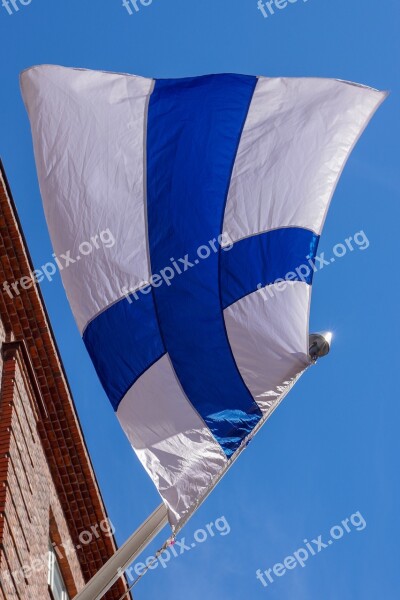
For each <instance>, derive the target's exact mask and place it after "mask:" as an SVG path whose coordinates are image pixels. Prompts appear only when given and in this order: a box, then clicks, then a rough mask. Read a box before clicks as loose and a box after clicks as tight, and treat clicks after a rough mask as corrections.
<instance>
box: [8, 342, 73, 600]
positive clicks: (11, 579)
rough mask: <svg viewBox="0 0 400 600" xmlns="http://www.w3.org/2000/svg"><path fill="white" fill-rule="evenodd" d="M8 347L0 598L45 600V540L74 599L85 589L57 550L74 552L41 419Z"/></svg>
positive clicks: (14, 350)
mask: <svg viewBox="0 0 400 600" xmlns="http://www.w3.org/2000/svg"><path fill="white" fill-rule="evenodd" d="M7 346H9V345H7V344H5V346H3V348H4V347H5V348H6V350H5V353H4V358H3V360H4V363H3V373H2V380H1V390H0V578H1V588H0V589H1V590H2V591H0V598H1V599H2V600H3V598H4V599H5V600H14V599H21V600H25V599H26V600H32V599H38V600H39V599H40V600H42V599H43V600H45V599H46V598H49V597H50V596H49V593H48V589H47V563H46V558H47V551H48V539H49V536H50V534H51V536H52V539H53V541H54V542H56V543H57V546H58V549H59V553H60V555H61V554H62V557H63V558H60V560H59V564H60V567H61V570H62V572H63V576H64V579H65V582H66V584H67V588H68V592H69V594H70V595H71V597H73V596H74V595H75V594H76V592H77V590H78V589H81V587H82V586H83V583H84V580H83V576H82V571H81V567H80V564H79V561H78V557H77V554H76V552H74V551H72V552H71V551H69V552H68V556H65V555H66V552H65V551H64V549H63V547H62V546H60V542H61V543H63V544H66V547H68V548H73V543H72V540H71V537H70V535H69V531H68V527H67V523H66V521H65V517H64V513H63V510H62V507H61V504H60V502H59V499H58V496H57V493H56V490H55V486H54V483H53V480H52V477H51V473H50V470H49V467H48V464H47V460H46V456H45V453H44V449H43V446H42V443H41V441H40V438H39V435H38V432H37V421H38V420H39V418H40V415H39V411H38V408H37V407H36V400H35V394H34V391H33V387H32V385H31V384H30V381H29V372H28V369H27V368H26V365H25V364H24V357H23V352H22V351H21V350H20V349H18V346H17V345H12V347H11V349H7ZM50 523H51V528H50ZM11 573H12V574H11ZM10 574H11V575H10Z"/></svg>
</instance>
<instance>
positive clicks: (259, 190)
mask: <svg viewBox="0 0 400 600" xmlns="http://www.w3.org/2000/svg"><path fill="white" fill-rule="evenodd" d="M385 96H386V95H385V93H384V92H378V91H376V90H372V89H370V88H366V87H362V86H357V85H355V84H349V83H346V82H340V81H337V80H333V79H308V78H304V79H282V78H279V79H278V78H277V79H266V78H260V79H259V81H258V83H257V86H256V90H255V93H254V96H253V100H252V103H251V106H250V110H249V114H248V117H247V120H246V123H245V127H244V130H243V134H242V138H241V141H240V144H239V148H238V153H237V158H236V162H235V166H234V170H233V174H232V180H231V186H230V190H229V196H228V201H227V206H226V212H225V220H224V231H225V232H227V233H229V235H230V236H231V238H232V241H237V240H240V239H241V238H243V237H246V236H249V235H254V234H255V233H259V232H262V231H269V230H270V229H276V228H279V227H289V226H293V227H305V228H307V229H311V230H312V231H314V232H315V233H317V234H319V233H320V232H321V229H322V226H323V221H324V218H325V214H326V211H327V209H328V204H329V201H330V199H331V197H332V194H333V192H334V189H335V186H336V183H337V180H338V178H339V176H340V173H341V171H342V169H343V167H344V164H345V162H346V159H347V158H348V156H349V153H350V151H351V149H352V147H353V145H354V144H355V142H356V141H357V139H358V137H359V136H360V134H361V133H362V131H363V129H364V127H365V126H366V124H367V123H368V120H369V119H370V117H371V116H372V115H373V113H374V111H375V110H376V109H377V107H378V106H379V104H380V103H381V102H382V100H384V98H385Z"/></svg>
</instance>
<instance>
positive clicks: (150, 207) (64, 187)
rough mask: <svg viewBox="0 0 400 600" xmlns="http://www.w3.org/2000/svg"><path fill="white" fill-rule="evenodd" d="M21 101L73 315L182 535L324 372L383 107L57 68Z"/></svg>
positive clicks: (33, 78) (270, 88) (283, 91)
mask: <svg viewBox="0 0 400 600" xmlns="http://www.w3.org/2000/svg"><path fill="white" fill-rule="evenodd" d="M21 87H22V93H23V98H24V101H25V105H26V107H27V110H28V113H29V117H30V122H31V127H32V135H33V142H34V151H35V159H36V165H37V171H38V177H39V183H40V189H41V194H42V198H43V204H44V210H45V215H46V219H47V223H48V227H49V231H50V236H51V240H52V243H53V246H54V251H55V254H56V255H59V254H62V253H65V252H66V251H67V250H68V252H69V253H70V256H71V257H73V258H74V264H72V265H71V266H70V267H68V268H64V269H63V270H62V271H61V276H62V279H63V284H64V287H65V290H66V293H67V296H68V299H69V302H70V304H71V308H72V311H73V313H74V316H75V319H76V322H77V325H78V327H79V330H80V332H81V334H82V337H83V340H84V343H85V345H86V348H87V350H88V352H89V354H90V356H91V358H92V361H93V364H94V366H95V369H96V371H97V374H98V376H99V378H100V380H101V382H102V384H103V387H104V389H105V391H106V393H107V395H108V397H109V399H110V402H111V404H112V406H113V408H114V410H115V412H116V415H117V417H118V419H119V420H120V422H121V425H122V427H123V429H124V431H125V433H126V435H127V436H128V438H129V440H130V442H131V444H132V446H133V448H134V450H135V452H136V454H137V456H138V457H139V459H140V461H141V462H142V464H143V466H144V467H145V469H146V470H147V472H148V473H149V475H150V477H151V478H152V479H153V481H154V483H155V485H156V487H157V489H158V491H159V493H160V495H161V496H162V498H163V500H164V502H165V504H166V506H167V508H168V513H169V520H170V523H171V526H172V528H173V529H174V530H175V531H176V530H178V529H179V527H180V526H181V525H182V523H183V522H184V521H186V520H187V518H188V516H190V514H191V513H192V512H193V510H194V509H195V508H196V507H197V506H198V505H199V503H200V502H201V501H202V499H204V497H205V496H206V495H207V494H208V493H209V491H210V489H211V488H212V487H213V485H215V483H216V482H217V481H218V480H219V479H220V477H221V476H222V474H223V473H225V472H226V470H227V469H228V468H229V466H230V465H231V464H232V463H233V461H234V460H235V459H236V458H237V456H238V455H239V453H240V452H241V451H242V449H243V448H244V447H245V446H246V444H247V443H248V441H249V439H251V437H252V435H254V433H255V432H256V431H258V429H259V428H260V427H261V425H262V424H263V423H264V422H265V420H266V419H267V418H268V417H269V415H270V414H271V412H272V411H273V410H274V409H275V407H276V406H277V405H278V404H279V402H280V401H281V400H282V398H283V397H284V396H285V394H286V393H287V391H288V390H289V389H290V387H291V386H292V385H293V383H294V382H295V381H296V380H297V378H298V377H299V375H300V374H301V373H302V372H303V371H304V370H305V369H306V368H307V367H308V366H309V365H310V358H309V355H308V334H309V331H308V319H309V308H310V298H311V286H312V276H313V272H314V269H313V259H314V258H315V255H316V252H317V247H318V241H319V237H320V234H321V230H322V227H323V223H324V219H325V216H326V213H327V210H328V207H329V203H330V200H331V198H332V195H333V192H334V189H335V186H336V184H337V181H338V179H339V177H340V174H341V172H342V169H343V167H344V165H345V162H346V160H347V158H348V156H349V154H350V152H351V150H352V148H353V146H354V144H355V143H356V141H357V140H358V138H359V136H360V135H361V133H362V131H363V129H364V128H365V126H366V125H367V123H368V121H369V119H370V118H371V117H372V115H373V113H374V112H375V110H376V109H377V107H378V106H379V105H380V103H381V102H382V101H383V100H384V98H385V93H383V92H379V91H377V90H373V89H371V88H367V87H364V86H359V85H356V84H352V83H348V82H343V81H338V80H330V79H317V78H302V79H296V78H289V79H287V78H275V79H271V78H264V77H252V76H246V75H235V74H222V75H206V76H201V77H191V78H185V79H169V80H168V79H166V80H152V79H146V78H143V77H137V76H133V75H126V74H118V73H106V72H97V71H89V70H83V69H71V68H64V67H58V66H51V65H43V66H39V67H33V68H31V69H28V70H26V71H24V72H23V73H22V75H21ZM99 231H108V232H110V235H111V236H112V239H113V241H114V243H113V244H112V246H110V245H109V246H108V247H105V246H104V245H101V244H99V243H96V234H97V233H98V232H99ZM85 240H91V243H92V246H93V248H94V249H93V251H92V252H91V253H90V254H87V255H82V251H81V249H82V242H83V241H85ZM263 288H265V289H267V288H268V294H265V293H261V292H262V290H263Z"/></svg>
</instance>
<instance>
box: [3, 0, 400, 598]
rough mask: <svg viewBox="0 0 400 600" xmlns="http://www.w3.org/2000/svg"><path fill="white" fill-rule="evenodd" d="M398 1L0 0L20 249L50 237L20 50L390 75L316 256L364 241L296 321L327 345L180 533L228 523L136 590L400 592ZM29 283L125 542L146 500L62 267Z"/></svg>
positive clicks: (152, 62) (72, 57)
mask: <svg viewBox="0 0 400 600" xmlns="http://www.w3.org/2000/svg"><path fill="white" fill-rule="evenodd" d="M17 1H18V0H17ZM26 1H27V0H25V2H26ZM399 17H400V8H399V4H398V0H386V1H385V2H384V3H378V2H375V1H373V0H352V1H351V2H349V0H335V2H332V0H308V2H303V0H298V2H297V3H292V4H289V5H288V6H287V7H286V8H285V9H283V10H277V9H276V14H275V15H273V16H270V17H268V18H267V19H265V18H264V17H263V16H262V14H261V12H260V11H259V10H257V3H256V0H168V1H165V0H153V2H152V4H150V5H149V6H146V7H145V6H141V8H140V11H139V12H137V13H136V12H135V13H134V14H132V15H131V16H130V15H129V14H128V12H127V10H126V9H125V8H123V7H122V5H121V2H120V0H108V1H107V2H106V1H104V0H100V1H97V2H93V1H90V2H88V1H86V2H82V0H80V1H78V0H68V1H66V0H64V1H61V0H51V1H50V0H32V1H31V3H30V4H27V5H26V6H22V5H21V7H20V10H19V12H18V13H14V14H12V15H8V13H7V11H6V9H5V8H4V7H2V6H0V44H1V59H0V60H1V71H0V81H1V94H0V151H1V155H2V158H3V161H4V164H5V167H6V170H7V174H8V178H9V181H10V184H11V187H12V190H13V195H14V198H15V202H16V204H17V207H18V210H19V213H20V217H21V220H22V224H23V227H24V231H25V234H26V237H27V240H28V244H29V248H30V251H31V254H32V257H33V261H34V263H35V266H40V265H42V264H44V263H45V262H47V261H48V260H49V259H51V253H52V249H51V247H50V243H49V238H48V234H47V230H46V226H45V222H44V216H43V212H42V207H41V200H40V196H39V190H38V184H37V179H36V173H35V166H34V160H33V153H32V146H31V138H30V131H29V125H28V119H27V116H26V114H25V110H24V107H23V104H22V100H21V96H20V92H19V83H18V74H19V72H20V71H21V70H22V69H24V68H26V67H28V66H31V65H34V64H40V63H54V64H61V65H65V66H77V67H85V68H90V69H102V70H111V71H123V72H129V73H136V74H140V75H145V76H147V77H180V76H188V75H197V74H205V73H211V72H213V73H216V72H239V73H247V74H259V75H265V76H281V75H284V76H317V77H337V78H340V79H348V80H351V81H356V82H361V83H365V84H368V85H371V86H373V87H377V88H380V89H388V90H390V91H391V95H390V97H389V99H388V100H387V101H386V102H385V103H384V104H383V106H382V107H381V108H380V109H379V111H378V113H377V114H376V116H375V117H374V119H373V120H372V122H371V124H370V126H369V127H368V129H367V130H366V132H365V134H364V135H363V137H362V139H361V141H360V142H359V144H358V145H357V147H356V149H355V151H354V153H353V155H352V157H351V158H350V160H349V162H348V164H347V167H346V169H345V172H344V174H343V176H342V179H341V182H340V184H339V186H338V189H337V191H336V195H335V197H334V201H333V203H332V206H331V210H330V213H329V215H328V219H327V222H326V226H325V230H324V233H323V236H322V240H321V246H320V250H325V251H326V253H327V254H328V255H330V254H331V248H332V247H333V246H334V245H335V244H336V243H338V242H342V241H343V240H344V239H345V238H346V237H348V236H349V235H353V234H354V233H355V232H357V231H359V230H364V231H365V233H366V235H367V236H368V239H369V241H370V246H369V248H368V249H366V250H364V251H360V250H359V249H357V250H355V251H354V252H351V253H350V252H349V253H348V254H347V255H346V256H344V257H343V258H342V259H340V260H337V261H336V262H335V263H334V264H332V265H330V266H329V267H327V268H325V269H324V270H323V271H321V272H319V273H317V275H316V277H315V279H314V292H313V303H312V310H311V328H312V329H313V330H319V329H327V328H329V329H332V330H333V331H334V332H335V339H334V346H333V350H332V353H331V355H330V356H329V357H328V358H326V359H324V360H322V361H320V364H318V366H317V367H315V368H313V369H311V370H310V371H309V372H308V373H307V374H306V375H305V376H304V377H303V378H302V380H300V382H299V383H298V384H297V386H296V387H295V389H294V390H293V391H292V392H291V393H290V395H289V396H288V397H287V399H286V400H285V401H284V403H283V404H282V405H281V407H280V408H279V409H278V411H277V412H276V413H275V414H274V415H273V417H272V418H271V419H270V420H269V421H268V423H267V425H266V426H265V427H264V429H263V430H262V432H261V433H260V434H259V436H257V438H256V439H255V440H254V441H253V443H252V444H251V445H250V447H249V448H248V450H247V451H246V452H245V454H244V455H242V457H241V458H240V459H239V461H238V462H237V464H236V465H235V467H234V468H233V469H232V470H231V471H230V473H229V474H228V475H227V476H226V478H225V479H224V480H223V482H222V483H221V484H220V485H219V487H218V488H217V489H216V490H215V491H214V493H213V494H212V496H211V497H210V498H209V499H208V500H207V502H206V503H205V504H204V505H203V507H202V508H201V509H200V510H199V511H198V513H197V514H196V515H195V517H194V518H193V519H192V521H191V523H190V524H189V525H188V526H187V528H186V529H185V530H184V531H183V534H182V535H185V536H186V537H187V540H189V539H192V538H191V536H192V535H193V532H194V531H195V530H196V529H197V528H199V527H202V526H203V525H205V524H206V523H209V522H211V521H214V520H215V519H217V518H218V517H220V516H221V515H224V516H225V517H226V519H227V521H228V522H229V524H230V527H231V533H230V534H229V535H226V536H217V537H215V538H210V539H208V540H207V541H206V542H204V544H202V545H198V546H197V547H196V548H195V549H193V550H191V551H190V552H185V554H184V555H182V556H180V557H179V558H177V559H175V560H173V561H171V564H170V565H169V567H168V568H167V569H162V568H160V567H159V568H157V569H156V570H154V571H152V572H151V573H149V574H148V575H146V577H145V578H144V579H143V581H142V582H140V583H139V585H138V586H137V588H136V594H135V596H136V599H137V600H146V599H149V600H150V599H151V600H152V599H154V598H163V599H164V600H177V599H178V600H181V599H185V598H191V600H203V599H204V598H207V599H209V600H220V599H229V600H243V599H244V598H245V599H246V600H247V599H251V600H259V599H260V600H261V599H262V598H269V599H272V600H322V599H323V600H336V599H339V598H340V600H376V599H377V598H384V599H385V600H392V599H393V600H394V599H397V598H399V597H400V576H399V573H400V570H399V567H398V556H399V544H400V531H399V529H400V527H399V524H400V515H399V507H400V497H399V457H400V436H399V417H400V402H399V392H398V381H397V375H398V368H399V367H398V364H399V342H398V339H399V326H398V310H399V308H398V307H399V283H398V272H397V270H396V269H397V268H396V264H397V263H396V260H397V258H398V253H399V244H398V240H399V218H400V208H399V206H400V204H399V187H400V184H399V179H398V169H399V167H398V165H399V144H398V141H399V139H400V122H399V91H400V89H399V83H400V81H399V69H398V59H399V55H400V52H399V50H400V49H399V42H400V37H399V26H400V18H399ZM42 291H43V294H44V298H45V301H46V304H47V308H48V311H49V314H50V318H51V321H52V324H53V327H54V331H55V335H56V338H57V342H58V344H59V347H60V351H61V355H62V358H63V361H64V364H65V367H66V371H67V374H68V377H69V380H70V383H71V387H72V390H73V394H74V397H75V402H76V405H77V409H78V412H79V416H80V418H81V420H82V425H83V429H84V432H85V436H86V440H87V443H88V446H89V449H90V453H91V456H92V459H93V463H94V466H95V469H96V473H97V476H98V479H99V482H100V486H101V490H102V492H103V495H104V499H105V502H106V505H107V507H108V510H109V513H110V515H111V518H112V520H113V522H114V524H115V526H116V528H117V533H116V535H117V539H118V541H119V542H123V541H124V540H125V539H126V538H127V537H128V535H129V534H130V533H131V532H132V531H133V530H134V529H135V528H136V526H137V525H138V524H139V523H140V522H141V521H142V520H143V519H144V518H145V517H146V516H147V515H148V513H149V512H151V511H152V510H153V508H155V507H156V505H157V504H158V502H159V499H158V496H157V493H156V491H155V489H154V488H153V485H152V483H151V481H150V480H149V479H148V478H147V475H146V474H145V472H144V471H143V470H142V468H141V466H140V464H139V462H138V461H137V459H136V458H135V456H134V454H133V452H132V451H131V449H130V447H129V445H128V442H127V441H126V440H125V437H124V434H123V432H122V430H120V428H119V425H118V422H117V420H116V419H115V417H114V415H113V412H112V410H111V408H110V407H109V404H108V400H107V399H106V396H105V394H104V392H103V391H102V388H101V386H100V384H99V382H98V380H97V378H96V375H95V372H94V370H93V368H92V366H91V363H90V360H89V358H88V356H87V355H86V351H85V349H84V346H83V343H82V341H81V339H80V337H79V334H78V330H77V328H76V326H75V323H74V321H73V318H72V314H71V312H70V309H69V306H68V304H67V300H66V298H65V295H64V292H63V289H62V286H61V283H60V279H59V278H57V279H56V280H55V281H53V282H52V283H48V282H45V283H43V284H42ZM356 511H360V512H361V514H362V515H363V517H364V518H365V520H366V522H367V526H366V528H365V529H364V530H363V531H352V533H349V534H345V536H344V537H343V538H342V539H340V540H338V541H337V542H335V543H334V544H333V545H332V546H330V547H328V548H327V549H324V550H323V551H322V552H320V553H319V554H318V555H317V556H315V557H313V558H312V559H310V560H309V561H308V563H307V566H306V567H305V568H303V569H302V568H300V567H296V568H295V569H294V570H291V571H288V572H287V573H286V574H285V575H284V576H282V577H280V578H278V577H276V578H275V579H276V581H275V582H274V583H273V584H272V585H269V586H268V587H267V588H264V587H263V586H262V585H261V583H260V582H259V581H257V580H256V578H255V572H256V570H257V569H258V568H260V569H262V570H264V569H268V568H270V567H272V566H273V565H274V564H275V563H277V562H281V561H282V560H283V559H284V558H285V557H286V556H288V555H290V554H292V553H293V551H295V550H296V549H297V548H299V547H300V546H301V545H302V542H303V539H304V538H308V539H312V538H313V537H316V536H318V535H319V534H323V535H324V536H328V537H329V529H330V527H331V526H332V525H335V524H337V523H340V522H341V521H342V520H343V519H345V518H346V517H349V516H350V515H351V514H352V513H354V512H356ZM166 531H167V530H165V532H166ZM165 532H164V534H163V535H161V536H160V538H159V539H158V540H157V543H155V544H154V545H153V548H155V546H157V545H160V542H162V541H163V539H162V538H165ZM147 555H148V553H147V552H146V554H145V556H147Z"/></svg>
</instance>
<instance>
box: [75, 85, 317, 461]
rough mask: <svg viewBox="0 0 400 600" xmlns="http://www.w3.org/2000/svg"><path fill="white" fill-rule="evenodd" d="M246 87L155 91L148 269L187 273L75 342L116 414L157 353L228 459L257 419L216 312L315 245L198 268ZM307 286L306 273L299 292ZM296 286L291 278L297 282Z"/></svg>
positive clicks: (292, 235)
mask: <svg viewBox="0 0 400 600" xmlns="http://www.w3.org/2000/svg"><path fill="white" fill-rule="evenodd" d="M256 81H257V80H256V78H254V77H247V76H241V75H211V76H205V77H196V78H188V79H180V80H159V81H157V82H156V85H155V89H154V91H153V94H152V96H151V99H150V105H149V112H148V129H147V219H148V235H149V253H150V261H151V270H152V273H160V272H161V271H162V270H163V269H165V267H167V266H171V263H172V262H173V261H175V262H176V260H177V259H179V258H183V257H185V256H187V255H188V256H189V260H191V262H192V264H193V267H191V268H189V269H187V270H185V271H184V272H182V274H180V275H176V276H175V277H174V279H173V281H172V282H171V285H167V284H166V283H163V282H162V281H161V284H160V281H157V285H154V286H153V287H152V288H151V289H149V290H145V291H148V292H149V293H145V294H140V295H139V296H138V300H134V301H133V302H132V303H129V302H127V300H126V299H124V300H121V301H120V302H118V303H116V304H114V305H112V306H111V307H110V308H109V309H107V310H106V311H105V312H103V313H102V314H101V315H99V316H98V317H97V318H96V319H94V320H93V321H92V322H91V323H90V324H89V326H88V327H87V329H86V331H85V333H84V341H85V344H86V346H87V348H88V351H89V353H90V354H91V357H92V360H93V362H94V365H95V367H96V370H97V372H98V375H99V377H100V379H101V381H102V383H103V386H104V388H105V390H106V392H107V394H108V396H109V398H110V401H111V403H112V405H113V407H114V409H115V410H116V409H117V408H118V405H119V403H120V401H121V400H122V398H123V397H124V395H125V394H126V392H127V391H128V390H129V389H130V387H131V386H132V385H133V384H134V383H135V381H137V380H138V378H139V377H140V376H141V375H142V374H143V373H144V372H145V371H146V370H147V369H149V368H150V367H151V366H152V365H153V364H154V363H155V362H157V361H158V360H159V359H160V358H161V357H162V356H163V355H164V354H166V353H168V355H169V357H170V360H171V363H172V366H173V368H174V371H175V373H176V376H177V378H178V379H179V382H180V385H181V387H182V388H183V390H184V392H185V394H186V396H187V398H188V400H189V401H190V402H191V403H192V405H193V406H194V408H195V409H196V411H197V412H198V414H199V415H200V416H201V417H202V419H203V420H204V422H205V423H206V425H207V426H208V427H209V429H210V431H211V432H212V434H213V436H214V438H215V439H216V440H217V441H218V443H219V444H220V445H221V448H222V449H223V451H224V452H225V454H226V456H227V457H228V458H229V457H230V456H231V455H232V454H233V453H234V452H235V451H236V450H237V448H238V447H239V446H240V444H241V442H242V440H243V439H244V438H245V437H246V436H247V435H248V434H249V433H250V432H251V431H252V430H253V429H254V427H255V426H256V425H257V423H258V421H259V420H260V419H261V417H262V414H261V411H260V408H259V406H258V405H257V403H256V402H255V400H254V399H253V397H252V396H251V394H250V392H249V390H248V388H247V386H246V385H245V383H244V381H243V378H242V376H241V374H240V372H239V369H238V368H237V365H236V362H235V359H234V356H233V353H232V350H231V347H230V344H229V339H228V335H227V332H226V327H225V322H224V316H223V310H224V309H225V308H227V307H228V306H230V305H231V304H233V303H235V302H236V301H238V300H239V299H240V298H243V297H244V296H246V295H247V294H250V293H252V292H254V291H255V290H256V289H257V286H258V285H259V284H261V285H263V286H264V285H267V284H271V283H273V282H274V281H275V280H277V279H278V278H282V279H284V278H285V277H286V275H287V274H288V273H290V272H296V268H297V267H298V266H299V265H302V264H306V262H307V260H308V257H310V256H311V257H314V256H315V253H316V248H317V244H318V236H316V235H315V234H314V233H313V232H311V231H309V230H307V229H303V228H296V227H289V228H282V229H277V230H274V231H269V232H265V233H260V234H258V235H255V236H252V237H248V238H245V239H243V240H241V241H238V242H236V243H235V244H234V245H233V247H232V249H230V250H227V251H224V250H222V249H221V248H219V249H217V251H211V252H210V254H209V255H208V256H207V258H205V259H203V260H199V259H198V258H197V257H198V256H199V255H198V249H199V248H200V247H201V246H204V245H206V244H207V243H209V242H210V241H211V240H217V239H218V238H219V236H220V235H221V233H222V225H223V220H224V212H225V205H226V200H227V195H228V190H229V185H230V179H231V175H232V170H233V165H234V162H235V158H236V153H237V148H238V145H239V141H240V137H241V134H242V131H243V127H244V123H245V120H246V116H247V113H248V109H249V106H250V102H251V99H252V96H253V92H254V89H255V85H256ZM122 218H123V215H122ZM311 277H312V271H311V272H310V275H309V276H308V279H307V280H306V283H308V284H311ZM293 279H294V278H293V276H291V280H293ZM295 279H301V277H300V275H299V274H298V273H297V276H296V277H295ZM303 280H304V279H303ZM160 392H161V393H162V390H160ZM160 401H161V402H162V401H163V399H162V397H161V399H160Z"/></svg>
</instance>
